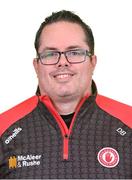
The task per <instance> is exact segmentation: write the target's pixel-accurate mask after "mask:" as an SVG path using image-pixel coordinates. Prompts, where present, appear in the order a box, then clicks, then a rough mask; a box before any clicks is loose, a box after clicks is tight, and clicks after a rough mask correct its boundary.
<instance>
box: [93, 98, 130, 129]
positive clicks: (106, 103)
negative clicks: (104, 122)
mask: <svg viewBox="0 0 132 180" xmlns="http://www.w3.org/2000/svg"><path fill="white" fill-rule="evenodd" d="M96 103H97V105H98V106H99V107H100V108H101V109H103V110H104V111H106V112H107V113H109V114H110V115H112V116H114V117H116V118H118V119H120V120H121V121H122V122H123V123H124V124H126V125H127V126H128V127H130V128H132V106H129V105H126V104H123V103H121V102H118V101H116V100H113V99H111V98H108V97H105V96H102V95H97V98H96Z"/></svg>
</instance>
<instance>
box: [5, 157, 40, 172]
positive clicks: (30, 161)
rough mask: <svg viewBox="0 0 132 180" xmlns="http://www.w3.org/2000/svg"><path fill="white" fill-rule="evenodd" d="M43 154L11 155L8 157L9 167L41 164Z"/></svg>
mask: <svg viewBox="0 0 132 180" xmlns="http://www.w3.org/2000/svg"><path fill="white" fill-rule="evenodd" d="M41 156H42V155H33V154H28V155H26V156H23V155H17V156H14V155H13V156H10V157H9V159H8V164H9V169H14V168H20V167H28V166H39V165H40V161H41Z"/></svg>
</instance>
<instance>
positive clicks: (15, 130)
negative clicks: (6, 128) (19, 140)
mask: <svg viewBox="0 0 132 180" xmlns="http://www.w3.org/2000/svg"><path fill="white" fill-rule="evenodd" d="M21 130H22V128H20V127H18V128H15V129H14V130H13V133H12V135H10V136H9V137H8V138H7V139H6V140H5V143H6V144H9V143H10V141H11V140H12V139H14V138H15V137H16V136H17V134H18V133H19V132H20V131H21Z"/></svg>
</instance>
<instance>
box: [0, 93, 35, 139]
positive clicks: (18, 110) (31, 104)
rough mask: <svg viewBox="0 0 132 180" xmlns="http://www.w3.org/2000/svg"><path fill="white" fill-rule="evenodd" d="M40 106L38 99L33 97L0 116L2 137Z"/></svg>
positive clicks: (0, 133)
mask: <svg viewBox="0 0 132 180" xmlns="http://www.w3.org/2000/svg"><path fill="white" fill-rule="evenodd" d="M37 104H38V97H37V96H33V97H31V98H29V99H27V100H25V101H24V102H22V103H20V104H18V105H16V106H15V107H13V108H11V109H9V110H8V111H5V112H4V113H2V114H0V136H1V135H2V134H3V133H4V132H5V131H6V130H7V128H8V127H10V126H11V125H12V124H13V123H15V122H16V121H18V120H20V119H21V118H23V117H24V116H25V115H27V114H28V113H30V112H31V111H32V110H33V109H34V108H35V107H36V106H37Z"/></svg>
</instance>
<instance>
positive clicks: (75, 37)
mask: <svg viewBox="0 0 132 180" xmlns="http://www.w3.org/2000/svg"><path fill="white" fill-rule="evenodd" d="M76 45H77V46H78V45H79V46H87V43H86V37H85V33H84V30H83V28H82V27H81V26H80V25H78V24H76V23H71V22H65V21H61V22H56V23H52V24H50V25H46V26H45V27H44V29H43V30H42V33H41V36H40V47H39V49H40V51H41V49H42V48H45V47H46V46H48V47H57V48H58V49H59V48H63V47H64V48H65V47H68V46H76Z"/></svg>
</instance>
